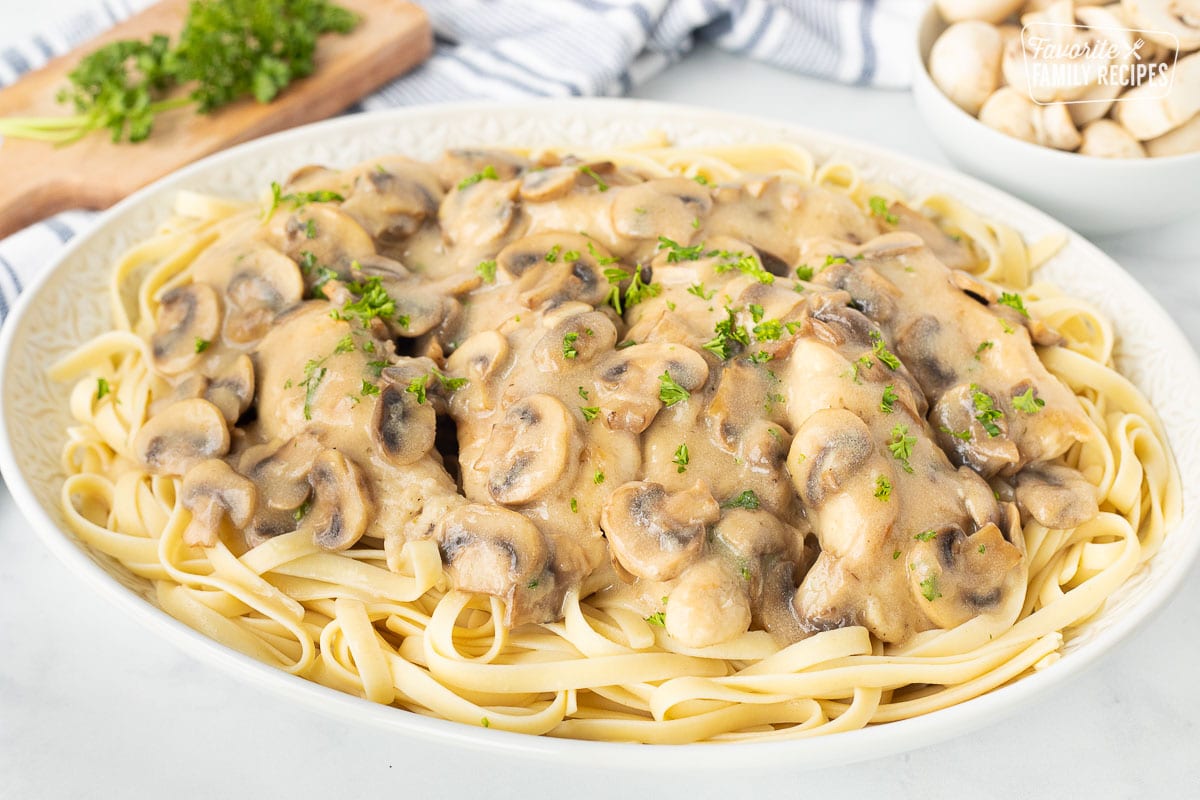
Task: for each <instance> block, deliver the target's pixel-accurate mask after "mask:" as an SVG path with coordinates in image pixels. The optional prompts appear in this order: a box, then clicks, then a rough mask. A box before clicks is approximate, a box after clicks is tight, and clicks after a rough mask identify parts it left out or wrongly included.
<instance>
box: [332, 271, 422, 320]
mask: <svg viewBox="0 0 1200 800" xmlns="http://www.w3.org/2000/svg"><path fill="white" fill-rule="evenodd" d="M349 289H350V291H352V292H354V293H355V294H357V295H359V298H358V299H357V300H355V301H353V302H351V301H347V302H346V304H345V305H343V306H342V310H341V311H340V312H337V311H335V312H334V313H335V314H337V317H336V318H337V319H344V320H350V319H357V320H358V321H359V323H360V324H361V325H362V326H363V327H364V328H367V327H370V325H371V320H373V319H375V318H376V317H378V318H379V319H391V318H392V317H394V316H395V315H396V301H395V300H393V299H392V298H391V296H390V295H389V294H388V293H387V290H386V289H384V288H383V282H382V280H381V279H380V278H379V276H378V275H373V276H371V277H370V278H367V280H366V281H364V282H362V283H351V284H350V285H349ZM397 322H399V323H400V326H401V327H408V318H407V317H404V316H401V317H399V318H398V319H397Z"/></svg>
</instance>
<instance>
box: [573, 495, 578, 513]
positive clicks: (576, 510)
mask: <svg viewBox="0 0 1200 800" xmlns="http://www.w3.org/2000/svg"><path fill="white" fill-rule="evenodd" d="M571 513H572V514H578V513H579V501H578V500H576V499H575V498H574V497H572V498H571Z"/></svg>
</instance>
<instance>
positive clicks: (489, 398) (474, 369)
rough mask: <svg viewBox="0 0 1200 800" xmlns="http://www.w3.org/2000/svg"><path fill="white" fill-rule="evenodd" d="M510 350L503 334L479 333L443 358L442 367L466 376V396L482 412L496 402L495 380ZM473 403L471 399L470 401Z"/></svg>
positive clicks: (494, 332)
mask: <svg viewBox="0 0 1200 800" xmlns="http://www.w3.org/2000/svg"><path fill="white" fill-rule="evenodd" d="M510 354H511V348H510V347H509V345H508V339H506V338H504V334H502V333H499V332H497V331H481V332H479V333H476V334H474V335H473V336H471V337H470V338H469V339H467V340H466V341H465V342H463V343H462V344H460V345H459V346H458V349H457V350H455V351H454V352H453V353H451V354H450V358H448V359H446V368H447V369H448V370H450V371H451V372H453V373H454V374H456V375H466V376H467V379H468V380H469V381H470V383H469V384H468V385H467V388H468V391H469V392H470V397H472V398H473V399H478V401H480V402H481V403H482V405H483V409H484V410H486V409H491V408H494V407H495V405H496V402H497V400H498V397H497V394H498V387H497V386H496V385H495V384H496V380H495V379H496V378H498V377H499V376H500V374H501V373H502V372H503V370H504V368H505V366H506V365H507V364H508V362H509V356H510ZM473 402H474V400H473Z"/></svg>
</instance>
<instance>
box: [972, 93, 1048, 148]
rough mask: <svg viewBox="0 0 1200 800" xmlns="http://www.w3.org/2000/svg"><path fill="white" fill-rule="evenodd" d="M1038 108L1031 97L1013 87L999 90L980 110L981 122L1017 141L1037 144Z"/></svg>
mask: <svg viewBox="0 0 1200 800" xmlns="http://www.w3.org/2000/svg"><path fill="white" fill-rule="evenodd" d="M1036 111H1037V106H1035V105H1034V104H1033V101H1032V100H1030V99H1029V95H1027V94H1025V93H1024V92H1021V91H1018V90H1017V89H1014V88H1012V87H1011V86H1003V87H1001V88H999V89H997V90H996V91H995V92H994V93H993V94H992V96H991V97H989V98H988V99H987V101H986V102H985V103H984V104H983V108H981V109H979V121H980V122H982V123H983V124H984V125H987V126H988V127H989V128H995V129H996V130H998V131H1000V132H1001V133H1004V134H1008V135H1009V136H1012V137H1013V138H1015V139H1021V140H1022V141H1026V142H1029V143H1030V144H1037V132H1036V131H1035V130H1034V127H1033V116H1034V113H1035V112H1036Z"/></svg>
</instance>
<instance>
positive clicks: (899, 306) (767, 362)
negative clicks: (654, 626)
mask: <svg viewBox="0 0 1200 800" xmlns="http://www.w3.org/2000/svg"><path fill="white" fill-rule="evenodd" d="M876 212H877V213H871V214H868V213H864V212H863V211H862V210H861V209H860V208H859V207H858V206H857V205H856V204H855V203H854V202H853V201H852V200H851V199H850V198H849V197H847V196H845V195H844V194H841V193H837V192H833V191H829V190H826V189H822V188H813V187H807V186H803V185H801V184H799V183H796V182H794V181H792V180H789V179H786V178H781V177H774V176H766V177H763V176H747V177H746V178H745V179H744V180H742V181H739V182H736V183H730V184H723V185H719V186H710V185H707V184H705V183H702V182H698V181H695V180H691V179H688V178H684V177H668V178H662V177H652V176H647V175H643V174H640V173H639V172H638V170H637V169H634V168H628V167H626V168H618V167H615V166H614V165H613V164H611V163H608V162H599V163H593V162H588V163H584V162H580V161H577V160H575V159H573V158H565V159H561V160H560V159H558V158H557V157H545V158H543V159H541V160H540V161H538V162H537V163H533V162H531V161H529V160H526V159H525V158H523V157H521V156H517V155H513V154H510V153H505V152H468V151H459V152H450V153H447V154H446V155H445V156H444V157H443V158H442V159H441V160H440V161H438V162H436V163H433V164H423V163H418V162H414V161H410V160H407V159H404V158H399V157H392V158H385V159H381V160H379V161H372V162H369V163H365V164H362V165H360V166H358V167H355V168H353V169H350V170H347V171H344V172H334V171H330V170H326V169H323V168H319V167H310V168H306V169H303V170H301V171H299V172H298V173H296V174H295V175H294V176H293V177H292V179H291V180H290V181H289V182H288V185H287V186H285V187H283V188H282V189H277V190H276V197H275V203H274V205H273V206H272V209H271V210H270V211H269V212H268V216H267V218H265V219H264V218H263V215H262V214H261V213H259V212H246V213H245V214H242V215H240V216H237V217H235V218H233V219H231V220H229V221H228V222H226V223H224V224H223V227H222V228H221V231H220V235H219V238H218V239H217V240H216V241H215V242H214V243H213V244H212V245H211V246H209V247H208V248H206V249H205V250H204V251H203V253H202V254H201V255H200V256H199V257H198V258H197V259H196V260H195V262H194V263H193V265H192V267H191V269H190V271H189V272H188V276H189V277H190V281H189V282H184V283H181V284H179V285H177V286H174V287H173V288H171V289H170V290H169V291H167V292H166V293H165V294H164V295H163V297H162V305H161V307H160V309H159V312H158V316H157V320H156V323H157V329H156V332H155V334H154V335H153V338H152V342H151V350H152V353H153V363H154V369H155V371H156V373H157V374H158V375H159V376H160V377H161V379H162V386H161V388H162V391H160V392H159V393H158V399H157V400H156V401H155V402H154V404H153V406H152V408H151V417H150V419H149V420H148V421H147V423H146V424H145V425H144V426H143V427H142V429H141V431H140V432H139V433H138V435H137V437H136V439H135V441H134V450H135V452H136V454H137V457H138V458H139V459H140V460H141V461H142V462H143V463H144V464H145V465H147V466H148V467H149V468H151V469H152V470H154V471H156V472H159V473H164V474H175V475H181V476H183V482H182V489H181V491H182V502H183V503H184V504H185V505H186V506H187V508H189V509H190V510H191V511H192V515H193V516H192V522H191V524H190V526H189V528H188V530H187V533H186V538H187V540H188V541H189V542H190V543H193V544H197V545H212V544H214V543H215V542H216V540H217V537H218V536H224V537H225V538H226V540H227V541H229V542H231V543H232V544H234V545H235V546H236V549H238V550H241V549H244V548H246V547H254V546H255V545H257V544H259V543H261V542H263V541H265V540H266V539H268V538H269V537H272V536H275V535H278V534H280V533H283V532H287V531H292V530H297V529H302V530H308V531H310V532H311V533H312V535H313V537H314V539H315V541H316V543H317V544H319V545H320V546H321V547H323V548H326V549H328V550H332V551H338V550H345V549H347V548H350V547H352V546H354V545H356V544H357V543H358V542H360V540H362V539H363V538H364V537H366V538H367V540H368V541H370V542H373V543H374V545H373V546H376V547H377V546H379V542H382V543H383V546H384V548H385V549H386V551H387V554H388V558H389V563H390V564H391V565H393V567H394V566H395V565H396V564H397V563H398V559H399V554H400V551H401V548H402V547H403V545H404V543H406V542H408V541H410V540H414V539H426V538H433V539H435V540H436V541H437V543H438V545H439V547H440V550H441V553H442V558H443V562H444V565H445V569H446V572H447V575H448V576H449V580H450V582H451V584H452V585H453V586H455V587H457V588H459V589H463V590H467V591H472V592H479V593H485V594H489V595H494V596H497V597H500V598H502V599H503V600H504V601H505V602H506V603H507V613H508V619H507V620H506V622H507V623H508V624H510V625H519V624H522V623H526V622H541V621H551V620H556V619H558V618H560V616H561V614H562V606H563V601H564V598H565V597H566V596H567V594H568V593H569V592H578V593H579V594H580V596H590V595H593V594H596V593H599V596H601V597H603V598H605V599H608V600H611V601H613V602H622V603H625V604H628V605H632V606H635V607H637V608H640V609H641V610H642V611H643V613H645V614H647V615H648V616H649V617H650V618H651V619H654V620H657V621H662V622H663V624H664V625H665V627H666V629H667V631H668V633H670V635H671V636H672V637H674V638H676V639H677V640H678V641H680V642H681V643H683V644H684V645H687V646H692V647H701V646H706V645H712V644H717V643H720V642H723V641H727V640H729V639H731V638H733V637H735V636H737V635H739V634H741V633H742V632H744V631H746V630H747V629H751V628H756V629H765V630H768V631H770V632H771V633H772V634H774V635H775V636H776V637H777V638H778V639H780V640H781V641H794V640H796V639H799V638H802V637H804V636H806V635H809V634H811V633H813V632H815V631H818V630H823V629H828V628H831V627H838V626H845V625H853V624H859V625H864V626H866V627H867V628H868V629H869V630H870V631H871V632H872V633H873V634H875V635H876V636H877V637H879V638H880V639H881V640H883V641H885V642H904V641H905V640H907V639H908V638H909V637H911V636H912V635H913V634H914V633H916V632H919V631H922V630H927V629H931V628H938V627H943V628H944V627H951V626H954V625H957V624H959V623H961V622H963V621H965V620H967V619H970V618H971V617H974V616H976V615H979V614H993V615H999V616H1005V615H1007V616H1013V615H1015V611H1016V609H1017V608H1019V607H1020V605H1021V603H1022V601H1023V596H1024V588H1025V585H1026V575H1027V565H1026V563H1025V558H1024V550H1023V544H1022V541H1023V540H1022V537H1021V535H1020V524H1021V521H1022V519H1025V520H1029V519H1034V520H1037V521H1039V522H1041V523H1042V524H1045V525H1047V526H1049V527H1052V528H1066V527H1073V526H1076V525H1079V524H1081V523H1082V522H1084V521H1086V520H1087V519H1090V518H1091V517H1092V516H1094V515H1095V514H1096V513H1097V507H1096V495H1095V490H1094V489H1093V487H1092V486H1091V485H1090V484H1088V483H1087V482H1086V481H1085V480H1084V479H1083V477H1082V476H1081V475H1079V474H1078V473H1077V472H1075V471H1074V470H1071V469H1069V468H1067V467H1065V466H1063V465H1062V463H1060V462H1061V458H1060V457H1061V456H1062V455H1063V454H1064V453H1065V452H1066V451H1067V450H1068V448H1070V447H1071V446H1072V445H1073V444H1074V443H1075V442H1078V441H1081V440H1083V439H1085V438H1086V437H1087V435H1088V425H1087V420H1086V417H1085V416H1084V414H1083V411H1082V410H1081V408H1080V406H1079V403H1078V401H1077V400H1076V398H1075V397H1074V395H1073V394H1072V393H1071V392H1070V391H1069V390H1068V389H1067V388H1066V387H1065V386H1064V385H1063V384H1062V383H1060V382H1059V381H1058V380H1057V379H1055V378H1054V377H1052V376H1051V375H1050V374H1049V373H1048V372H1047V371H1046V369H1045V368H1044V367H1043V366H1042V364H1041V362H1040V361H1039V359H1038V357H1037V354H1036V352H1035V349H1034V344H1035V343H1037V344H1041V345H1050V344H1054V343H1055V342H1056V341H1057V337H1056V334H1055V333H1054V332H1053V331H1051V330H1049V329H1047V328H1046V327H1045V326H1044V325H1041V324H1040V323H1038V322H1037V321H1036V320H1032V319H1030V318H1029V317H1028V315H1027V314H1026V313H1025V312H1024V309H1023V306H1022V305H1021V302H1020V300H1019V298H1015V296H1013V295H1004V294H998V293H997V292H996V291H995V290H994V289H993V288H992V287H990V286H987V285H985V284H982V283H980V282H979V281H977V280H975V279H974V278H972V277H970V276H969V275H968V274H967V273H966V272H963V271H959V270H958V269H952V268H962V267H967V266H969V265H971V264H972V263H973V262H974V256H973V253H972V252H971V250H970V249H969V248H968V247H967V246H964V245H963V244H960V243H959V242H958V241H956V240H954V239H952V238H951V237H949V236H947V235H946V234H944V233H943V232H942V231H941V230H940V229H938V228H937V227H936V225H934V224H933V223H932V222H930V221H929V220H927V219H926V218H925V217H924V216H922V215H921V214H920V213H918V212H916V211H913V210H912V209H909V208H906V207H904V206H903V205H901V204H899V203H894V204H892V205H891V207H890V208H889V209H887V211H886V213H878V210H876ZM239 537H240V538H241V540H242V541H240V542H239V541H238V539H239Z"/></svg>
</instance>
